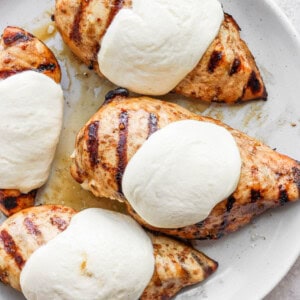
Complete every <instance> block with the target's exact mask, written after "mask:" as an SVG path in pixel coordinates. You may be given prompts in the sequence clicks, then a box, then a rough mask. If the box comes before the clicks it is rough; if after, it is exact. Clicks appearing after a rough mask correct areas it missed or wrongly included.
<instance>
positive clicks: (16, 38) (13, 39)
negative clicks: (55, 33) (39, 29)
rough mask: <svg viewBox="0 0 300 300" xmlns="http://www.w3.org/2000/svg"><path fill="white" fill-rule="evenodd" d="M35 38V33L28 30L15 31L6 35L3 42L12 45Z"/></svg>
mask: <svg viewBox="0 0 300 300" xmlns="http://www.w3.org/2000/svg"><path fill="white" fill-rule="evenodd" d="M32 39H33V35H32V34H30V33H28V32H26V33H25V32H20V31H18V32H15V33H11V34H10V35H6V36H4V37H3V42H4V44H5V45H7V46H11V45H12V44H17V43H22V42H27V41H30V40H32Z"/></svg>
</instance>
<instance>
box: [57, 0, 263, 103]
mask: <svg viewBox="0 0 300 300" xmlns="http://www.w3.org/2000/svg"><path fill="white" fill-rule="evenodd" d="M130 6H131V0H123V1H120V0H115V1H109V0H89V1H85V0H56V7H55V22H56V26H57V28H58V30H59V32H60V34H61V36H62V38H63V40H64V41H65V43H66V44H67V45H68V46H69V47H70V49H71V50H72V51H73V52H74V53H75V55H76V56H78V57H79V58H80V59H81V60H82V61H83V62H84V63H85V64H86V65H87V66H89V68H90V69H94V70H95V71H96V72H97V73H98V74H99V75H100V76H102V74H101V72H100V69H99V65H98V62H97V54H98V51H99V49H100V47H101V40H102V38H103V36H104V34H105V31H106V29H107V28H108V26H109V25H110V24H111V22H112V20H113V18H114V17H115V15H116V14H117V13H118V12H119V10H120V9H122V8H123V7H126V8H128V7H130ZM239 31H240V28H239V26H238V25H237V23H236V22H235V20H234V19H233V17H232V16H230V15H228V14H225V15H224V21H223V23H222V25H221V27H220V30H219V34H218V35H217V37H216V38H215V39H214V41H213V42H212V43H211V45H210V46H209V48H208V49H207V51H206V53H205V54H204V56H203V57H202V58H201V60H200V58H199V60H200V61H199V63H198V65H197V66H196V67H195V68H194V70H192V71H191V72H190V73H189V74H188V75H187V76H186V77H185V78H184V79H183V80H182V81H181V82H180V83H179V84H178V85H177V86H176V88H175V89H174V90H175V92H177V93H179V94H182V95H185V96H187V97H192V98H196V99H199V100H202V101H206V102H225V103H228V104H231V103H236V102H241V101H248V100H253V99H266V98H267V92H266V88H265V85H264V82H263V80H262V77H261V75H260V72H259V70H258V68H257V66H256V63H255V60H254V57H253V55H252V54H251V52H250V50H249V49H248V47H247V45H246V43H245V42H244V41H243V40H242V39H241V37H240V33H239ZM170 72H172V70H170Z"/></svg>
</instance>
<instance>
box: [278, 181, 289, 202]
mask: <svg viewBox="0 0 300 300" xmlns="http://www.w3.org/2000/svg"><path fill="white" fill-rule="evenodd" d="M287 202H289V196H288V193H287V191H286V189H285V188H284V187H283V186H282V185H280V187H279V203H280V205H284V204H285V203H287Z"/></svg>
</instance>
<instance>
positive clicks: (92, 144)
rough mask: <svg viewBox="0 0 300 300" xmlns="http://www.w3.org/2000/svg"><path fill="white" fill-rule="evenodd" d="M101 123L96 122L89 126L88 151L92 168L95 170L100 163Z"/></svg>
mask: <svg viewBox="0 0 300 300" xmlns="http://www.w3.org/2000/svg"><path fill="white" fill-rule="evenodd" d="M98 131H99V121H95V122H93V123H91V124H90V125H89V126H88V140H87V150H88V153H89V158H90V163H91V166H92V167H93V168H94V167H95V166H96V165H97V164H98V163H99V157H98V147H99V138H98Z"/></svg>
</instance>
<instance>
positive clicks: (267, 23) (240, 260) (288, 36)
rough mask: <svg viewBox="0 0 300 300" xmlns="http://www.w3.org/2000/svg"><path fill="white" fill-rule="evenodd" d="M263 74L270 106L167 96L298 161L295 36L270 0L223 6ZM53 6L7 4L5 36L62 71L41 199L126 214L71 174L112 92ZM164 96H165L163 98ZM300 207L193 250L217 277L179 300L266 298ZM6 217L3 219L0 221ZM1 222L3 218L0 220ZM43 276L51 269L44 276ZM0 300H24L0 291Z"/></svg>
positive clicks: (283, 263) (296, 239) (289, 257)
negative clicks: (73, 157) (66, 35)
mask: <svg viewBox="0 0 300 300" xmlns="http://www.w3.org/2000/svg"><path fill="white" fill-rule="evenodd" d="M223 4H224V10H225V11H226V12H228V13H230V14H231V15H233V16H234V18H235V19H236V21H237V22H238V24H239V25H240V27H241V28H242V32H241V35H242V38H243V39H244V40H246V42H247V44H248V46H249V48H250V49H251V51H252V53H253V54H254V56H255V58H256V61H257V64H258V66H259V68H260V70H261V73H262V75H263V78H264V80H265V83H266V86H267V90H268V93H269V97H268V101H266V102H262V101H255V102H251V103H248V104H243V105H235V106H231V107H226V106H223V105H211V106H207V105H203V104H199V103H198V104H197V103H195V102H194V101H190V100H186V99H182V97H180V96H178V95H177V96H172V97H167V98H168V99H169V100H171V101H175V102H177V103H179V104H181V105H184V106H185V107H187V108H188V109H191V110H193V111H196V112H201V113H203V114H205V115H210V116H212V117H216V118H219V119H221V120H222V121H224V122H225V123H227V124H229V125H231V126H233V127H235V128H237V129H240V130H242V131H244V132H246V133H248V134H249V135H251V136H253V137H256V138H257V139H260V140H262V141H263V142H265V143H267V144H268V145H269V146H271V147H272V148H276V149H277V150H278V151H279V152H282V153H284V154H287V155H289V156H292V157H293V158H295V159H297V160H300V105H299V99H300V92H299V90H300V89H299V79H300V42H299V38H298V37H297V35H296V32H295V30H294V29H293V28H292V27H291V25H290V24H289V22H288V21H287V19H286V17H285V16H284V15H283V13H282V12H281V11H280V10H279V9H278V8H277V6H276V5H274V4H273V2H272V1H271V0H226V1H225V0H224V1H223ZM53 5H54V0H51V1H49V0H43V1H41V0H22V1H19V0H2V1H1V2H0V12H1V18H0V32H2V31H3V29H4V27H5V26H7V25H15V26H21V27H23V28H24V29H26V30H28V31H31V32H32V33H34V34H35V35H37V36H38V37H40V38H41V39H43V40H44V42H45V43H46V44H47V45H48V46H49V47H50V48H51V49H52V50H53V52H54V53H55V55H56V56H57V58H58V60H59V62H60V64H61V67H62V72H63V80H62V86H63V88H64V91H65V99H66V101H65V119H64V129H63V132H62V138H61V142H60V144H59V147H58V150H57V154H56V158H55V162H54V164H53V171H52V176H51V178H50V180H49V182H48V183H47V185H46V186H45V187H44V188H43V189H41V190H40V192H39V195H38V201H39V202H43V203H60V204H66V205H72V206H73V207H74V208H78V209H81V208H84V207H87V206H99V207H105V208H109V209H115V210H122V207H121V206H120V205H118V204H116V203H114V202H108V201H105V200H97V199H94V197H92V196H91V195H90V194H89V193H88V192H85V191H82V190H81V189H80V187H79V185H77V184H76V183H75V182H74V181H73V180H72V179H71V178H70V175H69V173H68V166H69V162H70V161H69V156H70V154H71V153H72V150H73V145H74V139H75V135H76V133H77V132H78V130H79V129H80V128H81V126H82V125H83V124H84V123H85V122H86V121H87V120H88V119H89V117H90V116H91V115H92V114H93V113H94V112H96V110H97V108H98V107H99V106H100V104H101V103H102V101H103V96H104V95H105V93H106V92H107V91H108V90H110V89H112V88H114V86H113V85H112V84H110V83H109V82H107V81H106V80H103V79H99V78H98V77H97V76H96V75H95V74H93V72H92V71H90V70H88V69H87V68H86V67H85V66H83V65H82V64H81V63H80V62H79V61H78V60H77V59H76V58H74V57H73V55H72V54H71V53H70V51H69V50H68V49H67V47H65V46H64V45H63V43H62V42H61V39H60V36H59V34H58V33H57V32H56V30H55V28H54V27H53V22H51V14H52V13H53ZM162 98H165V97H162ZM299 214H300V203H295V204H292V205H287V206H286V207H282V208H279V209H276V210H273V211H270V212H267V213H265V214H264V215H263V216H261V217H259V218H258V219H256V220H255V221H254V222H252V223H251V224H250V225H248V226H246V227H245V228H243V229H242V230H240V231H239V232H237V233H234V234H231V235H229V236H227V237H225V238H222V239H221V240H218V241H201V242H196V243H195V246H196V247H198V248H199V249H201V250H202V251H203V252H205V253H206V254H207V255H209V256H211V257H212V258H214V259H215V260H217V261H218V262H219V269H218V271H217V272H216V273H215V274H214V275H213V276H211V278H209V279H208V280H207V281H205V282H204V283H203V284H200V285H198V286H195V287H193V288H189V289H186V290H185V291H184V292H182V293H180V294H179V295H178V296H177V298H176V299H208V300H219V299H222V300H229V299H230V300H240V299H243V300H248V299H249V300H255V299H261V298H263V297H264V296H265V295H266V294H267V293H268V292H269V291H270V290H272V288H273V287H274V286H275V285H276V284H277V283H278V282H279V281H280V280H281V278H282V277H283V276H284V275H285V274H286V273H287V271H288V270H289V268H290V267H291V266H292V264H293V263H294V261H295V260H296V258H297V257H298V255H299V250H300V236H299V228H300V218H299ZM2 219H4V218H2ZM0 221H1V220H0ZM45 271H46V270H45ZM0 299H1V300H2V299H3V300H4V299H5V300H6V299H12V300H17V299H24V298H23V296H22V295H21V294H19V293H17V292H15V291H13V290H12V289H11V288H9V287H5V286H3V285H0Z"/></svg>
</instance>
